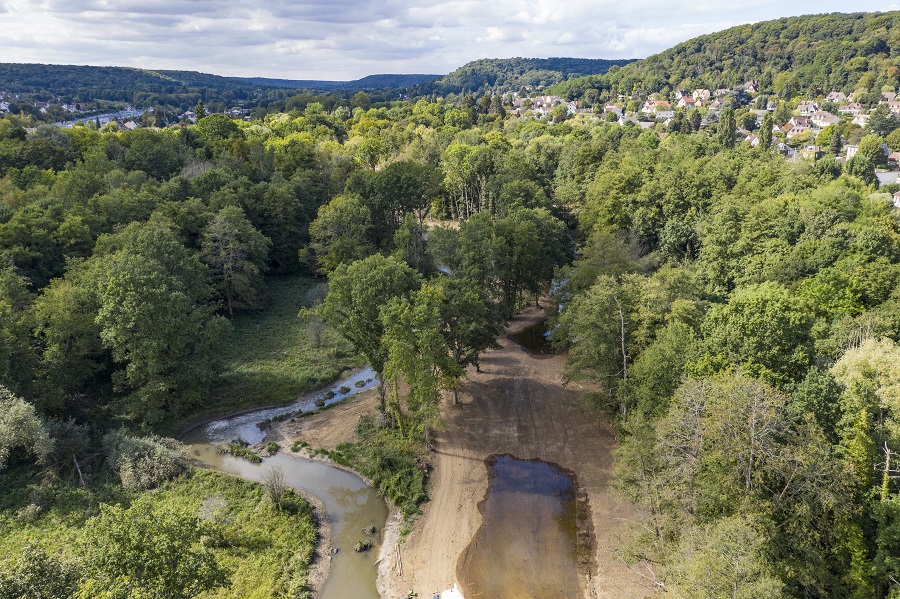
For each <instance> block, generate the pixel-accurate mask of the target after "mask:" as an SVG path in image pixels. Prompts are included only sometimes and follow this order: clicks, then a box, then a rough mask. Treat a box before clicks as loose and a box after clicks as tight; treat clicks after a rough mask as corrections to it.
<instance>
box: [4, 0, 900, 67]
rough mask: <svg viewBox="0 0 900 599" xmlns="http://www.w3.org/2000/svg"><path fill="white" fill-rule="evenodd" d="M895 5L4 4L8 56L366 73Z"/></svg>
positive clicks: (894, 5) (489, 1) (672, 38)
mask: <svg viewBox="0 0 900 599" xmlns="http://www.w3.org/2000/svg"><path fill="white" fill-rule="evenodd" d="M898 8H900V4H898V1H897V0H886V1H882V2H880V1H878V0H858V1H857V2H851V3H847V2H837V1H834V0H824V1H823V0H818V1H816V0H794V1H793V2H790V3H789V2H785V1H784V0H726V1H722V0H694V1H690V2H679V1H676V0H619V1H616V2H611V1H609V0H599V1H597V0H594V1H590V0H530V1H529V0H447V1H443V2H439V1H437V0H417V1H415V2H409V1H402V0H386V1H380V0H319V1H315V0H296V1H292V0H242V1H240V2H238V1H235V0H0V62H40V63H53V64H90V65H114V66H133V67H142V68H151V69H153V68H155V69H184V70H192V71H202V72H206V73H215V74H218V75H232V76H260V77H278V78H284V79H336V80H347V79H356V78H359V77H362V76H365V75H370V74H375V73H436V74H443V73H448V72H450V71H452V70H453V69H455V68H456V67H459V66H461V65H463V64H464V63H466V62H468V61H470V60H474V59H477V58H508V57H512V56H525V57H548V56H574V57H583V58H643V57H645V56H648V55H650V54H654V53H656V52H659V51H661V50H664V49H666V48H668V47H670V46H672V45H674V44H676V43H678V42H682V41H684V40H687V39H690V38H691V37H694V36H696V35H700V34H704V33H710V32H713V31H717V30H720V29H724V28H726V27H730V26H732V25H738V24H741V23H748V22H753V21H761V20H766V19H773V18H778V17H784V16H793V15H800V14H810V13H822V12H839V11H842V12H846V11H848V10H850V9H852V10H854V11H875V10H897V9H898Z"/></svg>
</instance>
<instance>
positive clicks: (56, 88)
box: [0, 63, 440, 102]
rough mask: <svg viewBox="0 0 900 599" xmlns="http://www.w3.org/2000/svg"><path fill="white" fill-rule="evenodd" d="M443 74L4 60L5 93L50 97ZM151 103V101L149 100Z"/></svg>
mask: <svg viewBox="0 0 900 599" xmlns="http://www.w3.org/2000/svg"><path fill="white" fill-rule="evenodd" d="M437 77H440V75H415V74H414V75H403V74H400V75H393V74H383V75H369V76H366V77H363V78H362V79H358V80H355V81H314V80H291V79H269V78H262V77H252V78H242V77H221V76H219V75H211V74H208V73H198V72H196V71H167V70H156V71H154V70H148V69H135V68H130V67H95V66H76V65H47V64H14V63H0V91H4V92H7V93H11V94H31V95H34V96H35V97H39V98H41V99H44V100H54V99H56V98H57V97H59V98H61V99H62V100H63V101H78V102H89V101H92V100H107V101H114V102H136V101H137V100H136V99H135V94H145V95H158V96H177V95H180V94H192V95H193V96H194V97H196V96H197V94H199V93H201V92H202V91H203V90H208V91H212V92H230V94H229V95H230V96H231V97H233V98H235V99H245V98H250V97H253V96H254V95H255V94H257V93H258V92H259V91H260V88H263V89H266V88H268V89H293V90H300V89H304V90H312V91H331V90H344V91H355V90H362V89H385V88H406V87H410V86H413V85H418V84H422V83H426V82H428V81H431V80H433V79H436V78H437ZM145 101H146V100H145Z"/></svg>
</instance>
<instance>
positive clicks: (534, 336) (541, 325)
mask: <svg viewBox="0 0 900 599" xmlns="http://www.w3.org/2000/svg"><path fill="white" fill-rule="evenodd" d="M509 338H510V339H512V340H513V341H515V342H516V343H518V344H519V345H521V346H522V347H523V348H524V349H525V351H527V352H528V353H529V354H532V355H535V356H549V355H552V354H554V353H555V352H554V351H553V346H552V345H550V340H549V339H548V338H547V323H546V322H545V321H543V320H542V321H541V322H538V323H536V324H533V325H531V326H530V327H526V328H524V329H522V330H521V331H519V332H518V333H513V334H512V335H510V336H509Z"/></svg>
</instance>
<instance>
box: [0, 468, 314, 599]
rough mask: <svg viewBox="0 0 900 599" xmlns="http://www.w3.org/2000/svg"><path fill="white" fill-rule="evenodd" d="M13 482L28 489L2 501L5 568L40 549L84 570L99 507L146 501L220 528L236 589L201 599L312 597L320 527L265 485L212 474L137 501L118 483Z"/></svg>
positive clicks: (220, 554)
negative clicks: (309, 587)
mask: <svg viewBox="0 0 900 599" xmlns="http://www.w3.org/2000/svg"><path fill="white" fill-rule="evenodd" d="M8 474H9V476H11V477H12V478H17V479H18V478H22V480H21V481H17V482H22V483H25V484H23V485H21V486H20V485H16V487H14V489H15V491H13V492H10V493H3V494H0V495H2V497H0V561H2V560H3V559H9V558H16V556H18V555H21V554H22V551H21V550H22V548H23V547H25V546H28V545H31V546H35V545H37V546H38V547H40V548H42V549H44V551H45V552H46V553H48V554H50V555H55V556H59V557H60V558H61V559H63V560H64V561H65V562H67V563H70V564H74V567H75V568H76V569H80V566H79V561H78V560H79V556H78V554H77V550H76V549H75V548H76V547H78V546H79V543H80V542H81V539H82V535H83V533H84V530H85V529H84V526H85V523H86V522H87V520H88V519H89V518H90V517H92V516H94V515H96V514H97V513H98V512H99V504H100V503H101V502H102V503H108V504H117V505H121V506H123V507H127V506H128V505H130V504H132V503H133V502H134V501H136V500H137V499H138V498H139V497H144V498H149V501H150V503H151V505H152V509H153V510H154V511H158V512H159V513H162V512H166V511H168V512H173V511H174V512H177V511H182V510H183V511H187V512H188V513H191V514H196V515H197V516H198V517H199V518H200V519H201V520H203V521H205V522H208V523H210V525H211V526H213V527H214V530H215V534H214V539H215V541H214V542H211V541H208V542H207V543H206V545H207V546H209V547H211V548H212V551H213V553H214V554H215V557H216V560H217V561H218V562H219V563H220V564H221V565H223V566H224V567H225V568H226V569H227V570H228V573H229V574H228V580H229V584H228V585H227V586H226V587H223V588H219V589H216V590H214V591H208V592H206V593H203V594H201V595H198V596H199V597H203V598H205V599H211V598H213V597H215V598H221V599H225V598H228V599H232V598H233V599H239V598H241V599H269V598H275V597H297V598H299V597H305V596H307V593H306V584H307V580H306V576H307V568H308V566H309V564H310V561H311V559H312V555H313V551H314V549H315V542H316V526H315V521H314V518H313V514H312V511H311V509H310V507H309V505H308V504H307V503H306V502H305V501H304V500H303V499H302V498H301V497H299V496H297V495H294V494H293V493H291V494H289V495H288V496H287V497H286V498H285V500H283V501H282V506H281V508H280V509H276V508H275V507H274V505H273V504H272V502H271V500H270V499H269V497H268V496H267V495H266V493H265V491H264V489H263V488H262V487H261V486H260V485H257V484H253V483H249V482H246V481H242V480H240V479H237V478H234V477H231V476H227V475H223V474H217V473H214V472H208V471H196V472H194V473H193V474H192V475H190V476H186V477H182V478H179V479H177V480H175V481H172V482H170V483H167V484H166V485H164V486H163V487H162V488H160V489H158V490H156V491H145V492H142V493H129V492H126V491H123V490H122V488H121V487H120V486H118V485H115V484H112V483H108V484H94V485H92V486H91V487H90V488H88V489H81V488H77V487H74V486H72V485H68V484H61V483H48V482H42V483H32V484H28V482H27V481H28V480H38V479H37V478H35V477H34V472H25V471H21V470H20V471H19V472H11V473H8ZM0 570H2V568H0Z"/></svg>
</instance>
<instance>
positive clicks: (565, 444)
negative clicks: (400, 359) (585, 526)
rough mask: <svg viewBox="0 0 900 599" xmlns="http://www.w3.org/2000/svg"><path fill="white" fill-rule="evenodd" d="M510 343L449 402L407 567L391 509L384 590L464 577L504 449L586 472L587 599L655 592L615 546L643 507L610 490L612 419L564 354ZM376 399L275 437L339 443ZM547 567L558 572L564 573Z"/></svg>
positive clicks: (527, 316)
mask: <svg viewBox="0 0 900 599" xmlns="http://www.w3.org/2000/svg"><path fill="white" fill-rule="evenodd" d="M543 317H544V314H543V311H542V310H539V309H536V308H531V309H529V310H527V311H525V312H523V313H521V314H519V315H517V316H516V317H515V318H514V319H513V320H512V321H511V323H510V326H509V328H508V329H507V331H506V334H507V335H509V334H512V333H515V332H517V331H521V330H522V329H524V328H526V327H528V326H530V325H532V324H535V323H537V322H539V321H540V320H541V319H542V318H543ZM500 343H501V344H502V346H503V347H502V348H501V349H499V350H495V351H489V352H486V353H485V354H484V355H483V357H482V363H481V369H482V372H481V373H476V372H475V369H474V368H471V369H470V370H469V372H468V377H467V379H466V380H465V381H464V383H463V385H462V387H461V392H460V405H458V406H453V405H452V404H451V402H450V399H449V398H447V399H445V401H444V406H443V413H444V429H443V430H440V431H437V432H436V433H435V442H434V444H435V452H434V456H433V458H434V459H433V463H434V472H433V475H432V482H431V490H430V501H429V502H428V503H426V504H425V506H424V509H423V513H422V515H421V516H420V517H419V518H418V520H417V521H416V523H415V525H414V527H413V529H412V531H411V532H410V533H409V535H408V536H407V538H406V541H405V542H404V543H402V544H401V545H400V551H399V559H400V560H401V562H402V575H400V574H399V573H398V572H399V568H398V564H397V560H398V552H397V546H396V545H397V540H398V539H399V536H400V535H399V528H400V526H401V523H400V520H399V518H396V517H392V518H391V521H390V522H389V526H388V529H387V530H386V531H385V543H384V549H383V551H382V559H381V562H380V564H379V566H380V572H379V592H380V594H381V596H382V597H384V598H385V599H394V598H396V597H401V596H404V594H405V593H406V592H407V591H408V590H409V589H414V590H416V591H417V592H418V593H419V596H420V597H430V596H431V593H433V592H439V591H441V590H443V589H447V588H450V587H452V586H453V585H454V583H455V582H456V581H457V564H458V562H459V561H460V557H461V556H462V554H463V553H464V552H465V550H466V548H467V546H468V545H469V543H470V541H471V540H472V538H473V537H474V535H475V533H476V531H477V530H478V527H479V526H480V525H481V514H480V512H479V510H478V503H479V502H480V501H481V500H482V499H484V497H485V493H486V491H487V488H488V482H489V481H488V470H487V467H486V466H485V463H484V460H485V459H486V458H488V457H489V456H491V455H495V454H511V455H512V456H515V457H517V458H521V459H532V458H534V459H540V460H544V461H547V462H551V463H554V464H557V465H559V466H561V467H563V468H565V469H567V470H569V471H571V472H573V473H574V474H575V476H576V477H577V480H578V484H579V487H580V490H581V491H582V492H584V493H586V495H587V499H588V502H589V506H590V513H591V520H592V525H593V534H594V540H595V546H594V556H593V561H594V563H593V567H591V568H590V569H589V570H590V572H589V573H587V572H586V573H585V575H583V576H582V580H581V581H580V582H581V586H582V589H583V590H584V596H585V597H586V598H589V599H602V598H622V599H628V598H632V597H634V598H637V597H643V596H645V595H649V594H650V593H649V591H648V590H647V589H646V588H644V587H642V586H641V585H640V584H639V582H640V581H639V576H637V575H636V574H634V573H633V572H632V571H631V570H629V569H628V568H627V567H626V566H625V565H624V564H623V563H622V562H621V561H620V560H619V559H617V558H616V557H615V555H614V552H615V551H616V549H618V548H619V547H620V546H621V543H622V540H621V537H620V534H621V533H622V531H623V529H624V527H623V520H624V519H627V518H630V517H633V516H634V515H635V514H634V512H633V511H632V509H631V507H630V506H629V505H628V504H627V503H626V502H624V501H623V500H621V499H619V498H618V497H616V496H615V495H614V494H613V493H612V491H611V489H610V484H611V481H612V466H613V456H612V452H613V449H614V448H615V446H616V442H615V435H614V433H613V431H612V429H611V427H610V426H608V425H606V424H603V423H601V422H599V421H598V419H597V418H596V416H595V415H593V414H587V413H584V412H583V411H582V410H580V409H579V407H578V404H577V397H578V392H579V390H580V389H579V387H578V386H577V385H573V384H570V385H568V386H563V384H562V380H561V373H562V371H563V368H564V365H565V357H564V356H558V355H554V356H534V355H531V354H528V353H526V352H525V351H524V350H523V349H522V347H521V346H519V345H518V344H517V343H515V342H513V341H510V340H509V339H508V338H506V337H503V338H501V339H500ZM376 404H377V397H376V395H375V394H374V393H371V392H370V393H368V394H366V395H365V396H364V397H361V398H360V399H357V400H353V401H351V402H348V403H346V404H344V405H341V406H337V407H335V408H334V409H331V410H328V411H325V412H322V413H320V414H316V415H314V416H312V417H309V418H304V419H300V420H299V421H298V422H297V423H290V424H285V425H284V426H283V427H281V428H280V430H279V431H278V432H277V433H276V434H275V436H278V437H281V439H282V440H292V439H297V438H299V439H303V440H305V441H307V442H308V443H309V444H310V445H311V446H312V447H324V448H332V447H334V446H336V445H337V443H339V442H340V441H343V440H346V439H348V438H349V437H351V436H352V434H353V430H354V427H355V424H356V422H357V420H358V419H359V416H360V415H361V414H364V413H368V412H369V411H371V410H374V409H375V406H376ZM542 576H544V577H552V576H554V572H545V573H542Z"/></svg>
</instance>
